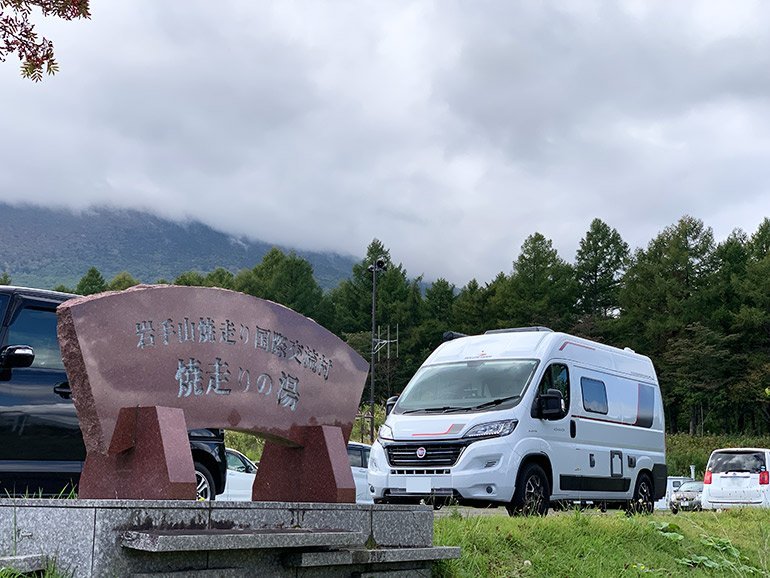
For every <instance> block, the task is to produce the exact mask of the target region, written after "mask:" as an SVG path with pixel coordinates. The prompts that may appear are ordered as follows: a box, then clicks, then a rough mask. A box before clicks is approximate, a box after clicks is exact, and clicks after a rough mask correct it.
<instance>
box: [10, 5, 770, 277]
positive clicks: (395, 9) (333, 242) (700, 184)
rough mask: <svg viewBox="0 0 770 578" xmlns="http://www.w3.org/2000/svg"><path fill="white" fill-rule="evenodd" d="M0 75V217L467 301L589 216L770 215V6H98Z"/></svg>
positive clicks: (568, 241)
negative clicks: (124, 214) (225, 239)
mask: <svg viewBox="0 0 770 578" xmlns="http://www.w3.org/2000/svg"><path fill="white" fill-rule="evenodd" d="M92 11H93V19H92V20H91V21H89V22H56V21H45V22H41V28H42V30H43V31H44V32H45V33H46V34H48V35H50V37H51V38H53V39H54V40H55V42H56V49H57V54H58V58H59V61H60V64H61V72H60V73H59V74H58V75H57V76H56V77H53V78H47V79H46V80H45V81H44V82H43V83H42V84H39V85H34V84H32V83H30V82H29V81H26V80H23V79H21V78H19V76H18V70H17V68H16V66H15V64H14V63H13V62H12V61H9V62H6V63H5V64H4V65H2V66H0V91H2V94H3V97H4V105H5V106H4V113H3V114H2V115H0V134H2V135H3V140H2V142H3V145H2V149H0V150H1V151H2V154H0V201H12V202H20V201H27V202H34V203H41V204H46V205H52V204H53V205H59V206H68V207H72V208H75V209H84V208H87V207H89V206H91V205H93V204H111V205H114V206H118V207H134V208H139V209H146V210H151V211H153V212H156V213H158V214H160V215H162V216H165V217H171V218H175V219H187V218H194V219H199V220H201V221H204V222H206V223H208V224H210V225H212V226H214V227H216V228H218V229H221V230H223V231H227V232H230V233H232V234H234V235H244V236H249V237H253V238H259V239H262V240H267V241H273V242H276V243H281V244H289V245H294V246H296V247H298V248H313V249H320V250H335V251H340V252H344V253H350V254H355V255H361V254H363V251H364V249H365V247H366V245H367V244H368V243H369V242H370V241H371V239H372V238H374V237H377V238H379V239H381V240H382V241H383V242H384V243H385V245H386V246H388V247H389V248H390V249H391V253H392V256H393V258H394V259H395V260H396V261H401V262H402V263H403V264H404V266H405V267H406V268H407V270H408V271H409V273H410V274H411V275H415V276H416V275H419V274H421V273H424V274H425V275H426V278H428V279H433V278H436V277H438V276H443V277H446V278H448V279H450V280H451V281H452V282H454V283H457V284H458V285H463V284H465V283H466V282H467V281H469V280H470V279H471V278H476V279H478V280H479V281H481V282H485V281H489V280H491V279H492V278H493V277H494V275H495V274H496V273H497V272H499V271H506V272H507V271H510V269H511V262H512V261H513V260H514V259H515V258H516V256H517V255H518V252H519V248H520V246H521V243H522V242H523V241H524V239H525V238H526V237H527V236H528V235H529V234H531V233H533V232H535V231H539V232H541V233H543V234H544V235H546V236H547V237H549V238H551V239H553V241H554V245H555V246H556V247H557V248H558V249H559V251H560V252H561V254H562V256H563V257H564V258H566V259H568V260H569V259H572V258H573V256H574V252H575V249H576V247H577V245H578V242H579V240H580V238H581V237H582V236H583V235H584V233H585V231H586V230H587V228H588V225H589V223H590V221H591V219H593V218H594V217H600V218H602V219H604V220H605V221H607V222H608V223H609V224H610V225H612V226H614V227H616V228H617V229H618V230H619V231H620V233H621V234H622V235H623V236H624V238H625V239H626V240H627V241H628V242H629V243H630V244H631V245H632V246H640V245H646V243H647V242H648V241H649V240H650V239H651V238H652V237H653V236H655V235H656V234H657V233H658V232H659V231H660V230H662V229H663V228H664V227H666V226H667V225H669V224H671V223H673V222H675V221H676V220H677V219H678V218H679V217H681V216H682V215H683V214H685V213H688V214H692V215H694V216H696V217H699V218H701V219H703V220H704V221H705V222H706V224H707V225H709V226H712V227H713V228H714V230H715V234H716V236H717V238H718V239H719V238H724V237H725V236H726V235H728V234H729V233H730V231H731V230H732V229H733V228H735V227H742V228H744V229H745V230H747V231H748V232H749V233H751V232H753V230H754V229H755V228H756V226H757V225H758V224H759V222H760V221H761V219H762V218H763V217H764V216H767V215H768V214H770V194H768V191H767V185H765V183H768V182H770V178H769V177H770V174H769V173H770V169H769V168H768V167H770V162H768V156H769V153H770V130H769V129H770V127H769V126H768V122H770V121H768V119H770V115H768V112H769V111H768V108H769V106H770V101H769V99H768V96H770V86H769V84H770V79H769V77H768V74H767V70H770V66H768V65H770V62H769V60H770V50H768V48H770V46H769V45H770V30H768V29H767V27H766V26H763V23H764V22H767V21H768V16H770V6H767V5H766V4H765V3H762V2H742V3H735V5H732V4H727V3H724V2H719V1H716V0H715V1H680V2H675V3H674V2H667V1H663V0H660V1H657V2H653V1H646V0H645V1H627V2H614V1H609V0H608V1H594V2H580V3H564V2H530V1H526V0H522V1H519V2H503V1H494V0H487V1H482V2H474V3H472V4H471V3H467V2H461V1H459V0H455V1H449V0H447V1H438V0H435V1H433V2H431V1H424V2H408V1H406V0H404V1H401V2H395V1H394V2H387V3H380V2H373V1H372V2H343V1H337V2H324V3H320V2H318V3H309V2H308V3H299V4H297V3H287V2H279V1H275V2H263V3H257V4H254V3H244V2H236V1H235V0H228V1H220V2H211V1H208V0H207V1H204V0H195V1H190V0H185V1H184V2H182V1H181V0H169V1H166V2H153V1H151V0H134V1H132V2H128V1H126V0H93V3H92Z"/></svg>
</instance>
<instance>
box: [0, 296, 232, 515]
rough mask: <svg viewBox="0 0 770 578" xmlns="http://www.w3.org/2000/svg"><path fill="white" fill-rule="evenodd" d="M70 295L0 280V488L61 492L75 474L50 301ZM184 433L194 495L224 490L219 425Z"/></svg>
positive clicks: (79, 456) (76, 434)
mask: <svg viewBox="0 0 770 578" xmlns="http://www.w3.org/2000/svg"><path fill="white" fill-rule="evenodd" d="M72 297H76V295H70V294H68V293H59V292H56V291H43V290H40V289H27V288H22V287H10V286H0V495H3V496H5V495H11V496H14V495H44V496H47V495H60V494H62V493H63V494H67V493H68V492H70V491H72V490H76V488H77V484H78V481H79V480H80V472H81V470H82V468H83V461H84V459H85V456H86V450H85V446H84V445H83V437H82V435H81V433H80V424H79V422H78V417H77V413H76V411H75V406H74V404H73V403H72V400H71V393H72V391H71V389H70V386H69V382H68V378H67V375H66V373H65V371H64V364H63V363H62V358H61V352H60V351H59V341H58V339H57V335H56V307H57V306H58V305H59V304H60V303H62V302H64V301H66V300H67V299H70V298H72ZM20 346H27V347H23V348H22V349H21V351H24V352H26V353H25V357H26V361H25V363H27V364H28V363H29V353H30V352H29V349H30V348H31V350H32V351H31V353H32V354H33V355H34V357H33V358H32V360H31V365H29V366H26V365H24V364H22V363H20V361H19V360H20V355H19V354H18V353H19V351H20V349H19V347H20ZM189 437H190V448H191V450H192V457H193V462H194V464H195V477H196V483H197V493H198V499H203V500H207V499H213V498H214V497H215V495H216V494H219V493H221V492H222V491H223V490H224V489H225V481H226V478H225V472H226V465H225V462H226V459H225V446H224V432H223V431H222V430H219V429H215V430H207V429H199V430H191V431H190V432H189Z"/></svg>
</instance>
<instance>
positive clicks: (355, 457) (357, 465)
mask: <svg viewBox="0 0 770 578" xmlns="http://www.w3.org/2000/svg"><path fill="white" fill-rule="evenodd" d="M371 452H372V446H369V445H366V444H361V443H358V442H349V443H348V460H350V469H351V470H352V472H353V481H354V482H355V483H356V503H357V504H373V503H374V500H373V499H372V494H371V492H370V491H369V482H367V480H366V478H367V475H368V472H369V454H371Z"/></svg>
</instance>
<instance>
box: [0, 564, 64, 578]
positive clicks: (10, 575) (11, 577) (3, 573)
mask: <svg viewBox="0 0 770 578" xmlns="http://www.w3.org/2000/svg"><path fill="white" fill-rule="evenodd" d="M74 575H75V572H74V571H67V570H63V569H62V568H59V567H57V566H56V562H55V561H54V560H49V561H48V564H47V565H46V568H45V570H43V571H42V572H37V573H33V574H25V573H22V572H17V571H15V570H11V569H9V568H0V578H29V577H30V576H35V577H36V578H72V577H73V576H74Z"/></svg>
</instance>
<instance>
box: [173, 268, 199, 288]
mask: <svg viewBox="0 0 770 578" xmlns="http://www.w3.org/2000/svg"><path fill="white" fill-rule="evenodd" d="M174 285H186V286H187V287H205V286H206V277H205V276H204V275H203V273H200V272H198V271H185V272H184V273H180V274H179V276H178V277H177V278H176V279H174Z"/></svg>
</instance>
